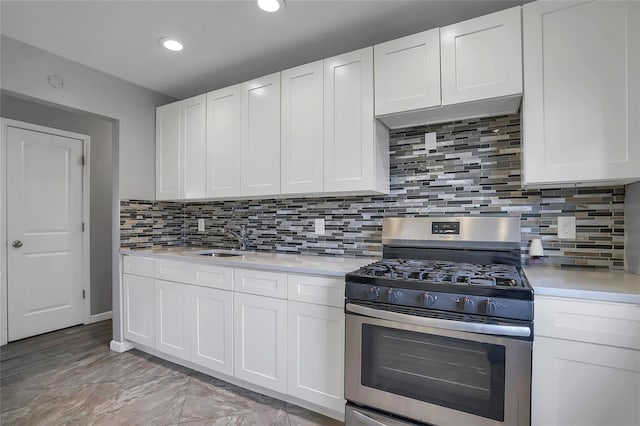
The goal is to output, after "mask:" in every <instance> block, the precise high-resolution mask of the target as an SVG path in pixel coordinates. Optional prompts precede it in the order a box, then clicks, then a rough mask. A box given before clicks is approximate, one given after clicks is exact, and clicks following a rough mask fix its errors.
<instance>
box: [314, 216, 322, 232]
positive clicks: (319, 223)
mask: <svg viewBox="0 0 640 426" xmlns="http://www.w3.org/2000/svg"><path fill="white" fill-rule="evenodd" d="M314 225H315V233H316V235H324V219H316V220H315V221H314Z"/></svg>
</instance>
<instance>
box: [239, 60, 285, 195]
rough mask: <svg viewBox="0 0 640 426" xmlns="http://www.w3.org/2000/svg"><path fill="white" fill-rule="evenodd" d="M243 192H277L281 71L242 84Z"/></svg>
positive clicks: (265, 193) (278, 189) (263, 193)
mask: <svg viewBox="0 0 640 426" xmlns="http://www.w3.org/2000/svg"><path fill="white" fill-rule="evenodd" d="M241 158H242V179H241V180H242V195H274V194H279V193H280V73H279V72H278V73H275V74H271V75H268V76H266V77H262V78H258V79H256V80H252V81H249V82H247V83H243V84H242V154H241Z"/></svg>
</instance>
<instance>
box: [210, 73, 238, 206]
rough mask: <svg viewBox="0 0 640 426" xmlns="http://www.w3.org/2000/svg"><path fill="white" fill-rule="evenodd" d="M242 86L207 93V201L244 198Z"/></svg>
mask: <svg viewBox="0 0 640 426" xmlns="http://www.w3.org/2000/svg"><path fill="white" fill-rule="evenodd" d="M241 93H242V86H241V85H240V84H238V85H235V86H231V87H226V88H224V89H220V90H216V91H214V92H210V93H207V181H206V196H207V198H218V197H230V196H238V195H240V125H241V120H240V117H241V108H240V105H241V101H240V99H241Z"/></svg>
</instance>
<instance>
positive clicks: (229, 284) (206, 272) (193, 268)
mask: <svg viewBox="0 0 640 426" xmlns="http://www.w3.org/2000/svg"><path fill="white" fill-rule="evenodd" d="M189 283H190V284H196V285H201V286H204V287H211V288H219V289H222V290H233V269H232V268H225V267H223V266H214V265H204V264H201V263H192V264H191V265H190V267H189Z"/></svg>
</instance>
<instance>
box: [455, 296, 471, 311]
mask: <svg viewBox="0 0 640 426" xmlns="http://www.w3.org/2000/svg"><path fill="white" fill-rule="evenodd" d="M457 304H458V308H459V309H460V310H461V311H467V310H470V309H472V308H473V300H471V299H470V298H469V297H467V296H463V297H460V298H459V299H458V300H457Z"/></svg>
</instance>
